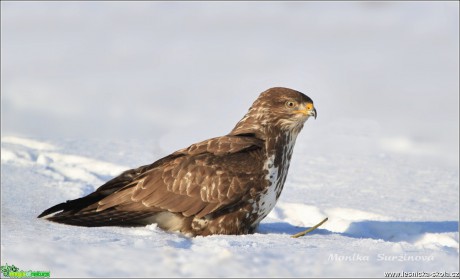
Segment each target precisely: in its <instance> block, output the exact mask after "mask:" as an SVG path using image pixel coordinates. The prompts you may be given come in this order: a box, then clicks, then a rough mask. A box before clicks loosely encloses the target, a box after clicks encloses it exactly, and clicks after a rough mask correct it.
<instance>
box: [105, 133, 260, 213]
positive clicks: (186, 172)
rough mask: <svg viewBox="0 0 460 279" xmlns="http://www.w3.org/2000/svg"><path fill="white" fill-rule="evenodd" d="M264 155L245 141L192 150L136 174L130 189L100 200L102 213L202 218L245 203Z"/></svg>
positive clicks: (218, 141)
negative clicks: (162, 212) (164, 213)
mask: <svg viewBox="0 0 460 279" xmlns="http://www.w3.org/2000/svg"><path fill="white" fill-rule="evenodd" d="M262 149H263V142H262V140H260V139H257V138H255V137H242V136H224V137H220V138H213V139H210V140H207V141H203V142H200V143H197V144H193V145H191V146H190V147H189V148H186V149H182V150H179V151H177V152H175V153H173V154H172V155H171V156H169V160H163V162H162V164H156V163H154V164H153V165H152V167H151V168H148V169H144V170H143V172H141V173H137V178H136V179H134V180H133V181H132V182H131V184H130V186H129V187H124V188H122V189H121V190H119V191H117V192H115V193H113V194H111V195H109V196H107V197H105V198H104V199H102V200H101V201H100V202H99V207H98V211H101V210H105V209H107V208H110V207H118V208H120V209H121V208H123V210H139V209H140V208H144V210H146V211H147V210H149V211H151V210H153V211H156V210H161V209H163V210H168V211H170V212H177V213H182V214H183V215H184V216H191V215H196V214H198V216H201V217H203V216H205V215H207V214H209V213H212V212H215V211H216V210H219V209H221V208H224V207H226V206H229V205H231V204H232V203H235V202H237V201H239V200H241V198H242V197H243V195H244V194H245V192H247V191H248V189H249V188H250V186H251V183H254V181H257V180H258V179H257V178H260V177H261V175H262V155H263V150H262ZM134 204H135V205H134Z"/></svg>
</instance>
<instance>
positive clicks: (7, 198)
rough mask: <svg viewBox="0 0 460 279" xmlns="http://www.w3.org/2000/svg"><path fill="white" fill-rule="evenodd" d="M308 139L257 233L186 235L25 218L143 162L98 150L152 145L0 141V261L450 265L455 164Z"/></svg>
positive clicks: (165, 265) (251, 269) (63, 268)
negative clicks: (354, 150) (327, 146)
mask: <svg viewBox="0 0 460 279" xmlns="http://www.w3.org/2000/svg"><path fill="white" fill-rule="evenodd" d="M307 124H309V123H307ZM306 129H307V130H308V125H307V128H306ZM311 137H313V136H312V135H310V136H309V139H310V138H311ZM309 139H308V140H306V142H299V143H298V146H297V149H296V154H295V155H296V156H295V158H294V162H293V166H292V169H291V172H290V176H289V178H288V180H287V182H286V187H285V191H284V193H283V195H282V198H281V200H280V202H279V203H278V205H277V206H276V208H275V209H274V211H273V212H272V213H271V214H270V215H269V216H268V218H267V219H266V220H264V222H263V223H262V224H261V227H260V229H259V231H258V232H257V233H256V234H254V235H248V236H212V237H197V238H192V239H190V238H187V237H184V236H181V235H178V234H171V233H166V232H163V231H161V230H159V229H158V228H156V227H155V226H154V225H151V226H147V227H145V228H79V227H72V226H66V225H58V224H53V223H50V222H46V221H43V220H38V219H36V218H35V217H36V215H38V214H39V213H40V212H41V210H43V209H45V208H47V207H49V206H51V205H54V204H56V203H58V202H62V201H64V200H67V199H73V198H77V197H80V196H82V195H84V194H87V193H89V192H91V191H92V190H93V189H94V187H95V186H97V185H100V184H102V182H103V181H105V180H107V179H108V178H110V177H112V176H114V175H116V174H118V173H119V172H121V171H122V170H124V169H126V168H127V167H134V166H137V165H139V164H140V163H141V162H139V163H138V164H137V165H136V164H131V163H130V160H125V159H126V157H128V159H129V158H134V157H135V156H136V155H139V157H142V158H146V157H148V156H147V155H145V154H143V152H142V151H140V150H139V151H138V152H139V154H130V155H128V156H126V155H125V154H123V153H116V152H115V153H114V154H107V153H109V152H110V151H107V152H106V151H105V149H104V148H103V146H110V149H118V150H128V149H130V146H131V144H135V145H137V146H139V145H140V146H144V147H145V149H146V150H151V148H149V147H148V146H147V145H146V144H145V143H140V142H132V143H122V142H104V143H101V142H93V141H83V142H76V141H56V142H50V141H46V142H44V141H37V140H30V139H24V138H17V137H3V138H2V259H4V260H7V261H8V262H9V263H15V264H16V265H17V266H20V267H27V268H30V269H32V270H34V269H35V270H50V271H51V272H52V275H53V277H54V276H56V277H61V276H120V277H125V276H138V277H143V276H147V277H153V276H196V277H201V276H230V277H235V276H245V277H249V276H262V277H266V276H283V277H284V276H288V277H290V276H300V277H304V276H364V275H366V276H383V274H384V272H387V271H426V272H432V271H448V272H452V271H456V270H458V255H459V249H458V247H459V244H458V211H457V207H458V171H457V170H455V169H449V168H436V167H432V166H431V167H430V166H423V164H421V165H418V164H417V163H416V162H411V161H406V160H402V159H401V158H398V156H392V155H389V154H384V153H377V154H369V155H367V156H362V157H353V158H350V157H349V156H346V155H343V154H342V155H341V154H329V155H328V154H324V155H318V154H315V153H316V152H313V154H311V153H312V152H310V151H308V146H309V145H311V144H313V143H314V142H315V141H311V140H309ZM309 153H310V155H309V156H305V157H302V154H309ZM161 155H164V154H160V153H156V152H154V151H152V152H151V154H150V156H151V157H152V158H158V157H159V156H161ZM131 160H132V161H136V160H134V159H131ZM117 161H119V162H121V161H123V162H124V163H125V164H126V165H118V164H116V163H114V162H117ZM146 162H147V161H146ZM146 162H144V163H146ZM324 217H329V221H328V222H327V223H325V224H324V225H323V226H322V227H321V229H318V230H317V231H316V232H314V233H312V234H310V235H307V236H305V237H302V238H298V239H292V238H290V237H289V235H290V234H294V233H296V232H299V231H301V230H303V229H305V228H306V227H309V226H312V225H314V224H315V223H317V222H319V221H321V220H322V219H323V218H324Z"/></svg>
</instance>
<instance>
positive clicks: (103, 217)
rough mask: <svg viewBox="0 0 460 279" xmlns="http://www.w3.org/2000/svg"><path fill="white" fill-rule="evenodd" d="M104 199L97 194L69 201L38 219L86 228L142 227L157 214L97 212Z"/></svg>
mask: <svg viewBox="0 0 460 279" xmlns="http://www.w3.org/2000/svg"><path fill="white" fill-rule="evenodd" d="M104 197H105V195H102V194H100V193H98V192H95V193H92V194H90V195H88V196H86V197H83V198H79V199H75V200H69V201H67V202H64V203H60V204H57V205H55V206H52V207H50V208H48V209H47V210H45V211H43V212H42V213H41V214H40V215H38V218H43V217H45V218H46V219H47V220H49V221H53V222H57V223H62V224H68V225H75V226H85V227H100V226H141V225H145V224H143V223H142V220H143V219H145V218H147V217H149V216H151V215H152V214H155V213H154V212H149V211H144V212H138V211H137V212H136V211H120V210H117V209H116V208H108V209H105V210H102V211H96V209H97V204H98V202H99V201H100V200H101V199H103V198H104ZM48 215H50V216H48Z"/></svg>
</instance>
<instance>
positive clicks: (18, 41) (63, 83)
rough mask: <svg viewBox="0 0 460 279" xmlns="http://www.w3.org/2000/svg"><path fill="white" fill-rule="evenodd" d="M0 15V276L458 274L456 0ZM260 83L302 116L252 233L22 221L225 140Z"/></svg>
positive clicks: (29, 8)
mask: <svg viewBox="0 0 460 279" xmlns="http://www.w3.org/2000/svg"><path fill="white" fill-rule="evenodd" d="M1 8H2V9H1V13H2V27H1V28H2V62H1V63H2V95H1V100H2V104H1V105H2V107H1V108H2V136H1V194H2V195H1V199H2V203H1V233H2V235H1V264H2V265H5V264H6V263H8V264H10V265H11V264H14V265H15V266H17V267H19V268H21V269H24V270H39V271H48V270H49V271H51V276H52V277H367V276H370V277H383V276H384V272H401V271H419V272H421V271H425V272H435V271H436V272H444V271H445V272H453V271H458V270H459V262H458V261H459V227H458V225H459V224H458V220H459V211H458V208H459V155H458V154H459V153H458V152H459V120H458V119H459V108H458V100H459V99H458V98H459V93H458V85H459V78H458V76H459V72H458V69H459V68H458V66H459V56H458V41H459V35H458V33H459V32H458V31H459V30H458V21H459V15H458V10H459V9H458V8H459V4H458V2H404V3H399V2H360V3H352V2H325V3H324V2H287V3H281V2H262V3H260V2H233V3H232V2H225V3H217V2H194V3H188V2H172V3H171V2H134V3H128V2H99V3H94V2H46V3H44V2H5V1H2V2H1ZM256 11H257V12H256ZM115 31H116V32H115ZM273 86H287V87H291V88H294V89H297V90H300V91H303V92H304V93H306V94H307V95H309V97H311V98H312V99H313V100H314V102H315V107H316V108H317V111H318V118H317V119H316V120H314V119H310V120H309V121H308V122H307V123H306V124H305V126H304V129H303V131H302V132H301V133H300V135H299V137H298V138H297V141H296V146H295V147H294V152H293V157H292V161H291V166H290V170H289V174H288V176H287V180H286V184H285V187H284V189H283V192H282V194H281V197H280V199H279V201H278V202H277V204H276V206H275V208H274V209H273V210H272V211H271V212H270V214H269V215H268V216H267V218H265V219H264V220H263V221H262V222H261V225H260V227H259V229H258V231H257V232H256V233H255V234H252V235H244V236H221V235H217V236H209V237H196V238H189V237H186V236H183V235H180V234H177V233H167V232H164V231H162V230H161V229H159V228H158V227H157V226H156V225H155V224H152V225H149V226H146V227H141V228H120V227H105V228H82V227H74V226H67V225H60V224H55V223H51V222H47V221H45V220H41V219H37V218H36V216H37V215H38V214H39V213H41V212H42V211H43V210H44V209H46V208H48V207H50V206H52V205H55V204H57V203H60V202H63V201H65V200H68V199H74V198H78V197H81V196H83V195H86V194H88V193H90V192H92V191H94V190H95V189H96V188H97V187H99V186H100V185H101V184H103V183H104V182H105V181H107V180H108V179H110V178H112V177H114V176H116V175H117V174H119V173H121V172H122V171H124V170H126V169H129V168H134V167H138V166H141V165H144V164H148V163H151V162H153V161H154V160H156V159H159V158H161V157H162V156H165V155H167V154H169V153H171V152H173V151H175V150H177V149H180V148H184V147H186V146H188V145H190V144H192V143H194V142H198V141H200V140H204V139H206V138H210V137H215V136H219V135H224V134H226V133H228V132H229V131H230V130H231V129H232V128H233V126H234V125H235V124H236V122H237V121H238V120H239V119H240V118H241V117H243V115H244V113H245V112H246V110H247V109H248V108H249V106H250V105H251V103H252V102H253V101H254V99H255V98H256V97H257V95H258V94H259V93H260V92H262V91H263V90H265V89H267V88H269V87H273ZM165 115H167V117H165ZM325 217H328V218H329V220H328V221H327V222H326V223H324V224H323V225H322V226H321V227H320V228H319V229H317V230H315V231H313V232H312V233H310V234H307V235H306V236H303V237H300V238H291V237H290V235H292V234H295V233H297V232H300V231H302V230H305V229H306V228H309V227H311V226H313V225H315V224H317V223H318V222H320V221H321V220H323V219H324V218H325Z"/></svg>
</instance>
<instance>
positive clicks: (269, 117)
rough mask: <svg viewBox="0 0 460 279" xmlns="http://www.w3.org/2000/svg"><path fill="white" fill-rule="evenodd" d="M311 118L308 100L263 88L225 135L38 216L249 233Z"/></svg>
mask: <svg viewBox="0 0 460 279" xmlns="http://www.w3.org/2000/svg"><path fill="white" fill-rule="evenodd" d="M310 116H313V117H315V118H316V109H315V107H314V105H313V101H312V99H310V98H309V97H308V96H306V95H304V94H303V93H301V92H298V91H295V90H292V89H289V88H283V87H275V88H270V89H268V90H266V91H264V92H262V93H261V94H260V96H259V97H258V98H257V99H256V100H255V102H254V103H253V104H252V106H251V107H250V108H249V111H248V112H247V113H246V115H245V116H244V117H243V118H242V119H241V120H240V121H239V122H238V123H237V124H236V126H235V128H234V129H233V130H232V131H231V132H230V133H229V134H227V135H225V136H222V137H216V138H211V139H208V140H205V141H202V142H199V143H195V144H192V145H190V146H189V147H187V148H184V149H181V150H178V151H176V152H174V153H172V154H170V155H168V156H166V157H164V158H162V159H159V160H158V161H156V162H154V163H152V164H150V165H145V166H141V167H138V168H135V169H131V170H127V171H125V172H123V173H122V174H120V175H119V176H117V177H115V178H113V179H112V180H110V181H108V182H107V183H105V184H104V185H102V186H100V187H99V188H98V189H97V190H96V191H95V192H93V193H91V194H89V195H87V196H85V197H82V198H79V199H75V200H69V201H67V202H64V203H60V204H57V205H55V206H53V207H51V208H49V209H47V210H45V211H44V212H43V213H42V214H40V215H39V216H38V218H41V217H45V216H46V218H47V219H48V220H50V221H54V222H58V223H64V224H69V225H76V226H87V227H96V226H145V225H148V224H152V223H156V224H157V225H158V227H160V228H162V229H164V230H166V231H179V232H181V233H183V234H185V235H190V236H197V235H201V236H206V235H213V234H234V235H239V234H249V233H254V231H255V230H256V228H257V227H258V225H259V223H260V221H261V220H262V219H264V218H265V217H266V216H267V215H268V213H269V212H270V211H271V210H272V209H273V207H274V206H275V203H276V201H277V200H278V198H279V196H280V194H281V191H282V189H283V186H284V182H285V180H286V176H287V173H288V169H289V163H290V160H291V156H292V152H293V148H294V144H295V141H296V138H297V135H298V134H299V132H300V131H301V130H302V128H303V125H304V123H305V121H306V120H307V119H308V118H309V117H310ZM48 215H49V216H48Z"/></svg>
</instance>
